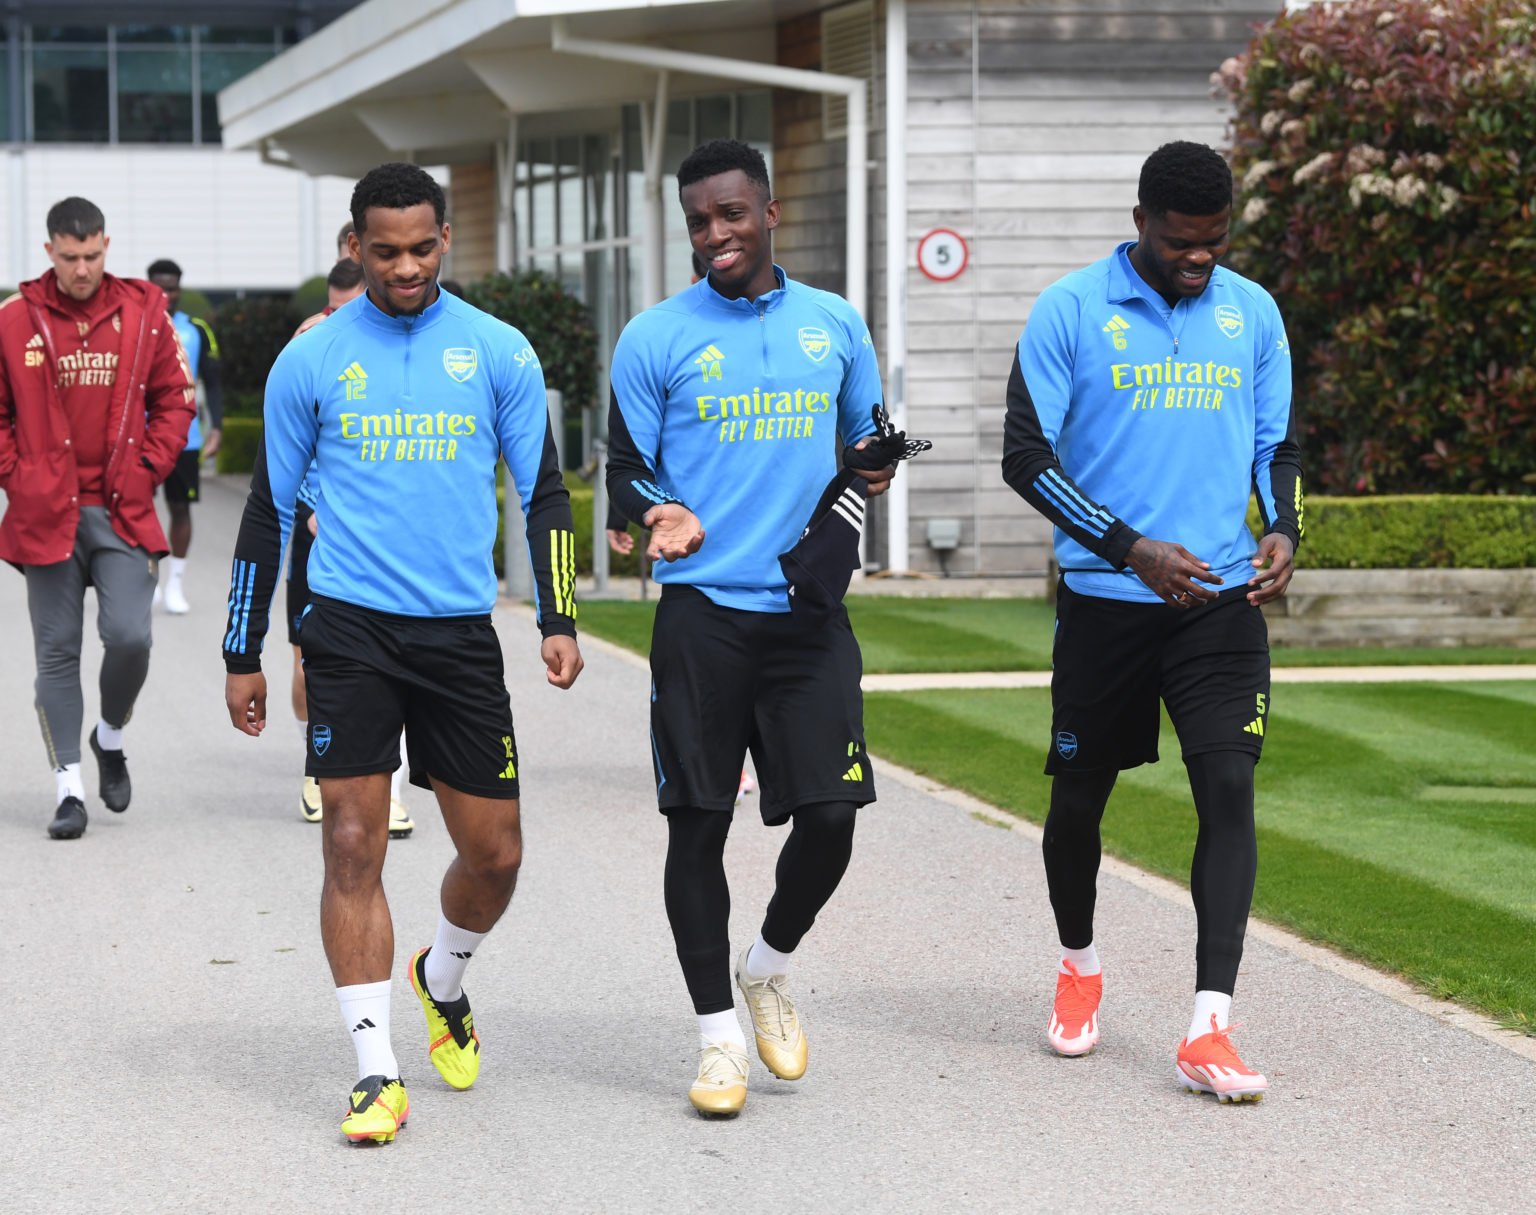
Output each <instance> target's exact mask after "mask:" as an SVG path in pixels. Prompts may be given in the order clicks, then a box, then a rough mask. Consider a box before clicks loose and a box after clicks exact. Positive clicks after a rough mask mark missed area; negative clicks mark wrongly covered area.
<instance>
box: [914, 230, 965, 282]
mask: <svg viewBox="0 0 1536 1215" xmlns="http://www.w3.org/2000/svg"><path fill="white" fill-rule="evenodd" d="M970 260H971V251H970V250H969V249H968V248H966V244H965V238H964V237H963V236H961V235H960V233H958V232H956V231H955V230H954V229H953V228H935V229H934V230H933V231H932V232H929V233H928V234H927V235H926V236H924V237H923V239H922V240H920V241H918V242H917V268H918V269H919V270H921V271H922V272H923V273H924V274H926V275H927V276H928V277H929V278H931V279H933V280H934V281H935V282H938V283H947V282H949V281H950V279H955V278H959V277H960V275H961V273H962V272H963V271H964V270H965V267H966V265H967V264H968V263H969V262H970Z"/></svg>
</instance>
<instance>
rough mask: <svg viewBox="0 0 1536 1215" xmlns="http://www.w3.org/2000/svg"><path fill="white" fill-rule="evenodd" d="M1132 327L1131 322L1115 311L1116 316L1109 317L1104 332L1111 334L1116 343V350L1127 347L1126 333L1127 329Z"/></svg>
mask: <svg viewBox="0 0 1536 1215" xmlns="http://www.w3.org/2000/svg"><path fill="white" fill-rule="evenodd" d="M1130 327H1131V324H1130V322H1129V321H1127V320H1126V319H1125V318H1124V317H1123V316H1121V315H1120V314H1119V313H1118V312H1117V313H1115V315H1114V316H1112V317H1110V318H1109V324H1107V325H1105V326H1104V332H1105V333H1107V334H1109V336H1110V339H1111V340H1112V341H1113V342H1114V344H1115V349H1116V350H1124V349H1125V345H1126V343H1125V334H1126V331H1127V330H1128V329H1130Z"/></svg>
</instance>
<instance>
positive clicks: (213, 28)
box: [197, 25, 278, 49]
mask: <svg viewBox="0 0 1536 1215" xmlns="http://www.w3.org/2000/svg"><path fill="white" fill-rule="evenodd" d="M277 33H278V31H277V30H276V29H274V28H273V27H272V26H270V25H200V26H198V27H197V40H198V41H199V42H201V43H202V44H203V45H204V46H208V45H210V44H217V45H219V46H264V47H267V48H269V49H270V48H271V46H272V43H273V41H274V40H275V38H276V37H277Z"/></svg>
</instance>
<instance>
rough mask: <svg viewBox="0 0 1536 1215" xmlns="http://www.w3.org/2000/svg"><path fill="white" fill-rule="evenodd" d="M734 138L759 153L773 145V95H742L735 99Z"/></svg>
mask: <svg viewBox="0 0 1536 1215" xmlns="http://www.w3.org/2000/svg"><path fill="white" fill-rule="evenodd" d="M736 122H737V135H736V138H737V139H739V140H741V141H742V143H750V144H752V145H753V146H754V147H756V148H758V150H759V151H761V150H762V149H764V148H768V147H771V146H772V145H773V94H772V93H742V94H741V95H740V96H739V97H738V98H737V99H736Z"/></svg>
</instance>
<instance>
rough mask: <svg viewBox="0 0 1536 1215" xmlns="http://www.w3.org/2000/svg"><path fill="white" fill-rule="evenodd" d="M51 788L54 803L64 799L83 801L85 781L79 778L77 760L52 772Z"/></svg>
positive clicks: (78, 763) (78, 762)
mask: <svg viewBox="0 0 1536 1215" xmlns="http://www.w3.org/2000/svg"><path fill="white" fill-rule="evenodd" d="M53 788H54V794H55V796H54V799H53V800H54V802H55V803H58V802H62V801H63V800H64V799H65V798H66V797H78V798H79V799H80V800H81V801H84V800H85V781H84V780H83V779H82V778H81V776H80V761H79V760H76V761H75V762H74V763H72V764H65V765H64V766H63V767H62V768H55V769H54V770H53Z"/></svg>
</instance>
